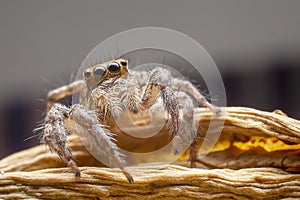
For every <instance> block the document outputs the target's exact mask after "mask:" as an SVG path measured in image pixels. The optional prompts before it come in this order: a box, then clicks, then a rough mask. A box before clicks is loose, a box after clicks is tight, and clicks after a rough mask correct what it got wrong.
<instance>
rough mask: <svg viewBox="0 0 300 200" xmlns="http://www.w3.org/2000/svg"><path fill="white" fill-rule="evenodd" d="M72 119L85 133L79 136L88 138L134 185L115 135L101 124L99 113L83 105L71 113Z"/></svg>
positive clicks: (76, 106)
mask: <svg viewBox="0 0 300 200" xmlns="http://www.w3.org/2000/svg"><path fill="white" fill-rule="evenodd" d="M70 118H71V119H73V120H74V121H75V123H77V124H78V125H80V126H81V127H82V128H83V129H82V130H85V131H81V132H80V133H79V134H80V136H82V137H83V138H88V139H89V142H90V144H89V145H91V146H94V147H95V148H96V149H93V150H97V152H100V154H101V156H105V158H106V159H107V160H108V161H109V163H110V164H111V165H112V166H115V167H118V168H120V169H121V170H122V172H123V173H124V175H125V176H126V178H127V180H128V181H129V182H130V183H132V182H133V178H132V176H131V175H130V174H129V173H128V172H127V171H126V169H125V167H124V165H125V161H124V160H123V159H122V155H121V154H120V152H119V148H118V147H117V145H116V144H115V143H114V138H113V134H112V133H111V132H110V131H109V130H107V129H105V128H104V126H103V125H101V124H99V121H98V118H97V113H96V112H95V111H92V110H87V109H86V108H84V107H83V106H81V105H75V106H73V107H72V111H71V112H70Z"/></svg>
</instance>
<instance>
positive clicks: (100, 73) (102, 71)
mask: <svg viewBox="0 0 300 200" xmlns="http://www.w3.org/2000/svg"><path fill="white" fill-rule="evenodd" d="M105 73H106V69H105V67H103V66H97V67H95V69H94V71H93V74H94V77H95V78H101V77H102V76H104V75H105Z"/></svg>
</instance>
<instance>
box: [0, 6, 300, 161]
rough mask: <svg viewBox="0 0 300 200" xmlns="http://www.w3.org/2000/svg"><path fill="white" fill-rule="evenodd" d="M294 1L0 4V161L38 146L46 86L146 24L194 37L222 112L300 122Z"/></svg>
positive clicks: (299, 16)
mask: <svg viewBox="0 0 300 200" xmlns="http://www.w3.org/2000/svg"><path fill="white" fill-rule="evenodd" d="M299 10H300V1H298V0H285V1H281V0H264V1H261V0H252V1H240V0H224V1H220V0H206V1H201V0H195V1H192V0H189V1H188V0H187V1H177V0H151V1H140V0H119V1H117V0H110V1H96V0H95V1H93V0H86V1H81V0H44V1H41V0H26V1H24V0H0V70H1V73H0V136H1V139H0V158H2V157H4V156H6V155H8V154H10V153H12V152H15V151H18V150H21V149H24V148H27V147H29V146H32V145H35V144H38V138H33V139H31V140H28V141H24V139H26V138H28V137H30V136H32V135H33V133H32V129H33V128H34V127H35V123H36V122H37V121H39V120H41V119H42V113H43V112H44V111H45V102H43V101H40V100H39V99H44V100H45V99H46V93H47V91H48V90H50V89H53V88H55V87H58V86H61V85H63V84H66V83H68V82H69V80H70V74H71V73H72V72H76V71H77V69H78V67H79V66H80V64H81V62H82V60H83V59H84V57H85V56H86V55H87V54H88V53H89V52H90V51H91V50H92V49H93V48H94V47H95V46H96V45H97V44H98V43H100V42H101V41H103V40H105V39H106V38H107V37H109V36H111V35H113V34H116V33H119V32H121V31H125V30H127V29H132V28H137V27H145V26H156V27H165V28H170V29H174V30H177V31H180V32H182V33H185V34H187V35H189V36H190V37H192V38H194V39H195V40H197V41H198V42H199V43H200V44H201V45H202V46H203V47H204V48H205V49H206V50H207V51H208V53H209V54H210V55H211V56H212V58H213V59H214V61H215V62H216V64H217V66H218V68H219V70H220V72H221V74H222V77H223V80H224V83H225V87H226V92H227V102H228V105H229V106H248V107H254V108H258V109H262V110H268V111H272V110H274V109H277V108H279V109H282V110H283V111H284V112H286V113H287V114H289V115H290V116H292V117H295V118H298V119H299V118H300V105H299V103H300V95H299V84H300V57H299V53H300V12H299Z"/></svg>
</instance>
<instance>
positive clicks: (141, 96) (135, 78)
mask: <svg viewBox="0 0 300 200" xmlns="http://www.w3.org/2000/svg"><path fill="white" fill-rule="evenodd" d="M82 75H83V79H82V80H77V81H74V82H72V83H70V84H68V85H66V86H62V87H60V88H57V89H55V90H52V91H50V92H49V93H48V104H47V106H48V111H47V114H46V118H45V122H44V129H43V136H42V141H43V142H44V143H45V144H47V145H48V147H49V148H50V150H51V151H52V152H55V153H57V154H58V156H59V157H60V158H61V159H62V160H63V161H64V162H65V163H66V164H68V166H69V167H70V168H71V169H72V171H73V172H74V174H75V176H76V177H79V176H80V170H79V168H78V166H77V163H76V161H75V160H74V157H73V155H72V152H71V150H70V149H69V147H68V146H67V144H66V142H67V135H69V134H70V133H74V132H73V131H72V130H74V124H75V125H76V127H81V132H82V133H81V134H83V135H89V136H90V137H92V138H94V142H96V145H97V146H98V149H99V151H101V152H102V153H103V155H104V156H105V157H106V159H108V160H109V161H110V163H111V164H112V165H113V166H116V167H118V168H120V169H121V170H122V171H123V173H124V175H125V176H126V178H127V179H128V181H129V182H130V183H131V182H133V178H132V176H131V175H130V174H129V173H128V172H127V171H126V169H125V161H124V159H123V157H122V156H121V154H120V153H119V149H118V147H117V145H116V144H115V142H114V138H113V133H111V132H110V131H109V130H108V129H107V126H109V121H110V120H114V119H117V118H118V117H119V116H120V114H121V113H122V112H123V111H124V110H127V111H129V112H130V113H133V114H137V113H143V112H147V111H148V110H149V109H150V108H151V107H152V106H153V105H154V104H158V103H159V101H158V99H161V100H162V101H160V102H162V103H160V104H161V107H163V108H164V109H165V110H166V112H167V113H168V123H167V127H168V130H169V132H170V135H171V137H173V138H174V140H175V142H174V143H173V153H174V154H177V153H179V152H180V150H181V149H180V148H181V144H182V142H184V141H185V139H187V138H188V137H195V135H196V130H195V128H193V127H194V126H192V125H193V123H195V122H194V120H193V109H194V105H193V102H192V101H191V98H190V97H189V96H188V95H187V93H188V94H190V95H192V96H193V97H195V99H197V101H198V103H200V104H201V105H203V106H205V107H207V108H209V109H210V110H211V111H214V112H215V113H218V112H219V110H218V109H217V108H215V107H214V106H213V105H211V104H210V103H209V102H208V101H207V100H206V99H205V98H204V97H203V96H202V95H201V93H200V92H199V91H198V90H197V89H196V88H195V87H194V86H193V85H192V84H191V83H190V82H188V81H186V80H181V79H178V78H173V77H171V73H170V72H169V71H168V70H166V69H164V68H161V67H156V68H154V69H153V70H152V71H151V72H150V74H149V73H148V72H145V71H132V72H130V73H129V69H128V60H127V59H124V58H120V59H115V60H111V61H108V62H105V63H101V64H97V65H94V66H92V67H89V68H86V69H85V70H84V71H83V74H82ZM78 92H80V93H81V96H80V101H79V103H78V104H75V105H72V106H71V107H67V106H65V105H63V104H60V103H57V101H58V100H59V99H62V98H64V97H66V96H70V95H73V94H75V93H78ZM68 120H71V121H72V122H73V125H70V124H69V123H67V121H68ZM192 152H193V153H190V156H191V158H193V157H195V154H196V152H195V151H192Z"/></svg>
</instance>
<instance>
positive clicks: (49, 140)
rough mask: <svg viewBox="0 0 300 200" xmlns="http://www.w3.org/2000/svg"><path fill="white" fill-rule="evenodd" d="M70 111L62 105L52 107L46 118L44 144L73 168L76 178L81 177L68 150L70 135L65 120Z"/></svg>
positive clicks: (57, 104)
mask: <svg viewBox="0 0 300 200" xmlns="http://www.w3.org/2000/svg"><path fill="white" fill-rule="evenodd" d="M69 112H70V109H69V108H68V107H66V106H64V105H62V104H59V103H55V104H54V105H53V106H51V108H50V110H49V111H48V113H47V116H46V118H45V128H44V134H43V138H42V140H43V142H44V143H45V144H47V145H48V147H49V148H50V150H51V151H52V152H55V153H57V154H58V156H59V157H60V158H61V159H62V160H63V161H64V162H65V163H66V164H68V166H70V167H71V169H72V171H73V172H74V174H75V176H76V177H79V176H80V171H79V169H78V166H77V164H76V161H75V160H74V157H73V155H72V153H71V150H70V149H69V148H68V146H67V144H66V142H67V135H69V133H68V131H67V128H66V126H65V123H64V120H65V119H66V118H68V117H69Z"/></svg>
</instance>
